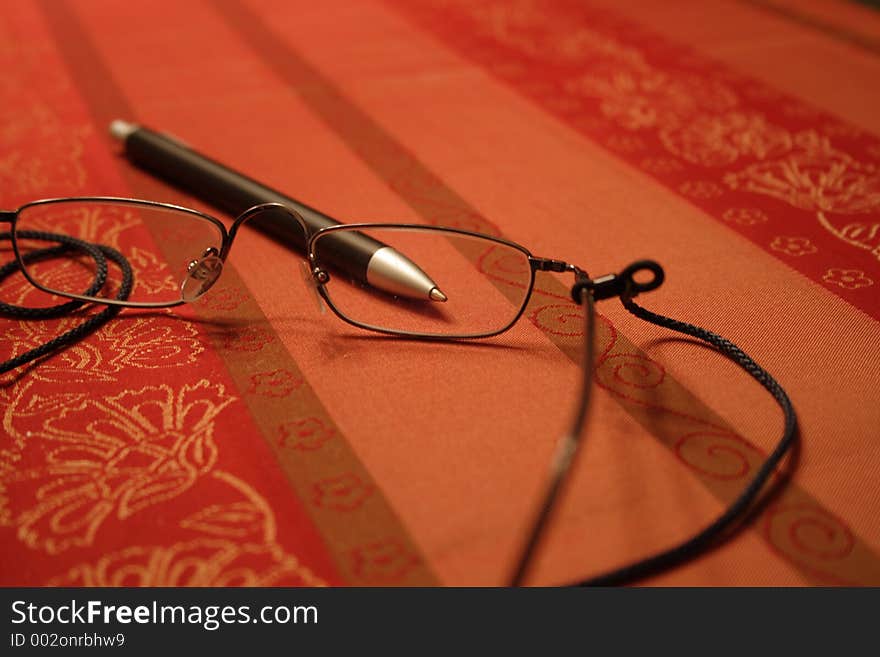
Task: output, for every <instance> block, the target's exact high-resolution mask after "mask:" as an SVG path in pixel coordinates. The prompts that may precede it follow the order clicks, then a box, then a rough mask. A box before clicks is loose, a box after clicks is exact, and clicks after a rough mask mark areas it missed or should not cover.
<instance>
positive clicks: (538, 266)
mask: <svg viewBox="0 0 880 657" xmlns="http://www.w3.org/2000/svg"><path fill="white" fill-rule="evenodd" d="M75 202H81V203H108V204H114V203H115V204H119V205H129V206H135V207H137V206H141V207H147V208H154V209H163V210H170V211H174V212H183V213H185V214H188V215H192V216H194V217H198V218H199V219H204V220H206V221H208V222H210V223H211V224H212V225H213V226H214V227H215V228H216V229H217V230H218V232H219V234H220V237H221V241H220V247H219V251H218V252H217V253H216V254H214V255H216V256H217V257H218V258H219V259H220V261H221V262H222V263H223V264H224V265H225V264H226V259H227V258H228V256H229V253H230V251H231V249H232V244H233V242H234V240H235V237H236V235H237V234H238V230H239V228H240V227H241V226H242V225H244V224H245V223H246V222H248V221H249V220H251V219H253V218H254V217H257V216H259V215H260V213H262V212H265V211H267V210H273V211H278V210H281V211H283V212H286V213H287V214H288V215H289V216H290V217H291V219H293V220H294V221H296V222H297V223H298V224H299V226H300V228H301V229H302V231H303V235H304V236H305V237H304V241H305V249H304V250H305V254H304V256H305V258H306V259H307V261H308V265H309V273H310V275H311V279H312V281H313V283H314V289H315V290H316V291H317V292H318V294H319V295H320V297H321V299H323V301H324V302H325V303H326V304H327V305H328V306H329V307H330V309H331V310H332V311H333V313H334V314H335V315H336V316H337V317H338V318H339V319H341V320H342V321H344V322H346V323H348V324H351V325H352V326H356V327H358V328H361V329H364V330H367V331H373V332H376V333H384V334H386V335H397V336H401V337H408V338H427V339H431V340H472V339H483V338H491V337H494V336H496V335H500V334H501V333H504V332H506V331H508V330H510V329H511V328H512V327H513V325H514V324H516V323H517V322H518V321H519V319H520V318H521V317H522V315H523V313H524V312H525V309H526V307H527V306H528V303H529V301H530V300H531V296H532V292H533V290H534V286H535V272H538V271H550V272H557V273H562V272H572V273H574V274H577V272H579V271H581V270H580V269H579V268H577V267H575V266H574V265H571V264H568V263H567V262H564V261H562V260H556V259H553V258H541V257H537V256H534V255H532V253H531V252H530V251H529V250H528V249H527V248H526V247H524V246H522V245H521V244H518V243H516V242H513V241H511V240H508V239H505V238H503V237H496V236H494V235H487V234H485V233H480V232H476V231H469V230H464V229H461V228H453V227H447V226H430V225H424V224H406V223H395V222H381V223H370V222H357V223H345V224H335V225H331V226H325V227H322V228H320V229H318V230H312V229H310V228H309V226H308V225H307V224H306V222H305V219H303V217H302V215H300V214H299V213H298V212H297V211H296V210H294V209H293V208H290V207H288V206H286V205H284V204H282V203H261V204H259V205H255V206H252V207H250V208H248V209H247V210H245V211H244V212H242V213H241V214H240V215H238V216H237V217H236V218H235V219H234V220H233V222H232V225H231V226H230V227H229V228H228V229H227V228H226V224H224V223H223V222H222V221H220V220H219V219H217V218H216V217H214V216H212V215H210V214H207V213H205V212H201V211H199V210H194V209H192V208H187V207H184V206H181V205H176V204H173V203H165V202H161V201H149V200H146V199H136V198H125V197H116V196H71V197H58V198H48V199H39V200H36V201H30V202H29V203H25V204H24V205H22V206H20V207H19V208H17V209H16V210H7V211H2V210H0V223H4V222H5V223H9V224H11V229H10V233H11V236H12V240H11V241H12V249H13V252H14V253H15V257H16V260H17V261H18V263H19V267H20V269H21V272H22V274H23V275H24V277H25V278H26V279H27V280H28V282H29V283H30V284H31V285H33V286H34V287H36V288H37V289H39V290H41V291H43V292H46V293H49V294H55V295H58V296H62V297H65V298H69V299H75V300H77V301H82V302H83V303H100V304H105V305H110V306H119V307H122V308H174V307H176V306H180V305H183V304H186V303H191V301H195V300H196V299H193V300H187V299H183V298H181V299H179V300H177V301H130V300H127V299H111V298H103V297H92V296H87V295H82V294H75V293H72V292H63V291H60V290H55V289H52V288H48V287H45V286H44V285H41V284H40V283H38V282H37V281H36V280H34V278H33V277H32V276H31V275H30V273H29V271H28V267H27V266H26V265H25V261H24V258H23V256H22V254H21V251H20V250H19V245H18V237H17V234H16V233H17V230H16V225H17V221H18V217H19V214H20V213H21V212H22V211H24V210H27V209H28V208H31V207H39V206H43V205H52V204H57V205H61V204H64V203H75ZM371 229H380V230H406V231H419V232H436V233H443V234H446V235H459V236H463V237H472V238H477V239H482V240H486V241H488V242H492V243H494V244H499V245H502V246H506V247H508V248H512V249H515V250H517V251H519V252H520V253H521V254H522V255H523V256H525V258H526V259H527V261H528V263H529V279H528V284H527V287H526V290H525V293H524V295H523V300H522V302H521V303H520V305H519V308H517V311H516V313H515V315H514V316H513V317H512V318H511V320H510V321H509V322H508V323H507V324H505V325H504V326H502V327H501V328H498V329H496V330H493V331H488V332H480V333H460V334H442V333H423V332H418V331H406V330H401V329H391V328H386V327H381V326H376V325H373V324H369V323H366V322H360V321H358V320H356V319H352V318H351V317H348V316H347V315H346V314H345V313H343V312H342V311H340V310H339V308H338V307H337V306H336V305H335V304H334V303H333V300H332V296H331V295H330V294H329V293H328V292H327V289H326V284H327V283H329V282H330V280H331V277H330V274H329V273H328V272H327V271H326V270H325V269H324V268H323V267H322V266H321V263H320V262H318V256H317V254H316V253H315V248H314V245H315V244H316V243H317V241H318V240H319V239H321V238H322V237H324V236H326V235H328V234H331V233H334V232H352V231H357V230H371ZM213 248H214V247H210V249H209V250H213ZM220 275H222V272H221V274H220ZM220 275H218V276H217V279H219V277H220ZM211 285H213V282H212V284H211ZM209 289H210V287H209V288H207V289H205V290H204V292H202V293H201V294H205V293H207V292H208V291H209ZM201 294H200V295H199V296H201ZM197 298H198V297H197Z"/></svg>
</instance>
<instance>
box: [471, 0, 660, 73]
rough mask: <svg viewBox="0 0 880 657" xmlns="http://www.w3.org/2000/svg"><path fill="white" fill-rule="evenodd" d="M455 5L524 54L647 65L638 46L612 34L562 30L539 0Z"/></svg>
mask: <svg viewBox="0 0 880 657" xmlns="http://www.w3.org/2000/svg"><path fill="white" fill-rule="evenodd" d="M456 9H457V10H459V11H463V12H465V13H466V14H468V15H469V16H470V17H471V19H472V20H474V21H475V22H477V23H478V24H479V25H480V26H481V28H482V29H483V31H484V32H485V33H487V34H489V35H490V36H491V37H492V38H493V39H494V40H496V41H497V42H499V43H502V44H504V45H505V46H507V47H509V48H513V49H514V50H517V51H519V52H521V53H523V54H528V55H533V56H536V55H540V56H541V58H542V59H550V60H551V61H555V62H558V63H560V64H575V63H579V62H583V61H586V60H589V61H590V62H591V63H593V64H595V63H596V62H597V61H599V62H606V63H613V64H616V65H617V66H626V67H628V68H632V69H635V70H645V69H647V64H646V63H645V58H644V55H642V53H641V52H640V51H639V50H638V49H637V48H633V47H631V46H627V45H624V44H623V43H622V42H621V41H619V40H617V39H615V38H613V37H610V36H608V35H606V34H603V33H601V32H598V31H596V30H593V29H590V28H589V27H586V26H584V25H577V26H571V27H572V29H571V30H566V31H562V32H561V31H560V30H559V29H558V27H557V24H555V23H553V22H551V21H549V20H548V15H547V11H546V8H545V7H543V6H542V5H541V3H540V2H536V0H513V1H512V2H507V3H505V4H504V5H503V6H489V5H488V4H485V3H479V2H460V3H458V6H457V7H456Z"/></svg>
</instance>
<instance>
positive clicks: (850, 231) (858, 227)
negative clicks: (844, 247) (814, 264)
mask: <svg viewBox="0 0 880 657" xmlns="http://www.w3.org/2000/svg"><path fill="white" fill-rule="evenodd" d="M795 146H796V148H795V150H793V151H792V152H791V153H789V154H787V155H786V156H784V157H781V158H777V159H775V160H771V161H767V162H762V163H758V164H753V165H751V166H748V167H746V168H745V169H743V170H742V171H740V172H738V173H730V174H727V175H726V176H725V177H724V182H725V183H727V185H728V186H729V187H730V188H731V189H744V190H746V191H750V192H754V193H756V194H764V195H766V196H772V197H773V198H777V199H779V200H782V201H785V202H786V203H789V204H790V205H793V206H794V207H797V208H801V209H803V210H808V211H811V212H815V213H816V217H817V218H818V220H819V223H820V224H821V225H822V226H823V227H824V228H825V229H826V230H828V231H829V232H830V233H831V234H832V235H834V236H835V237H838V238H839V239H841V240H843V241H844V242H847V243H848V244H851V245H852V246H856V247H858V248H860V249H866V250H869V251H871V253H872V254H873V255H874V256H875V257H877V258H878V259H880V220H878V219H877V218H876V214H877V212H878V210H880V173H878V171H877V167H876V166H874V165H873V164H864V163H860V162H857V161H855V160H854V159H853V158H852V157H850V156H849V155H848V154H846V153H844V152H842V151H839V150H836V149H835V148H834V147H833V146H831V144H830V142H829V141H828V139H827V138H825V137H820V136H819V135H818V134H816V133H815V132H814V131H807V132H803V133H800V134H798V135H797V136H796V138H795ZM867 213H870V214H871V215H872V216H871V217H869V218H868V219H867V220H864V221H851V220H850V221H847V220H846V219H841V218H832V217H831V216H830V215H833V214H844V215H852V214H867Z"/></svg>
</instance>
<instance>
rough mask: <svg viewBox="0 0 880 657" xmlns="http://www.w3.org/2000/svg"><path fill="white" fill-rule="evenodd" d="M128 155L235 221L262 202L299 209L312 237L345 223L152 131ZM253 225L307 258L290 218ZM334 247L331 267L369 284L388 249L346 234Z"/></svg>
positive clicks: (130, 145) (276, 216) (140, 134)
mask: <svg viewBox="0 0 880 657" xmlns="http://www.w3.org/2000/svg"><path fill="white" fill-rule="evenodd" d="M125 155H126V157H127V158H128V159H130V160H131V161H132V162H133V163H135V164H136V165H138V166H139V167H140V168H142V169H144V170H146V171H149V172H150V173H152V174H153V175H155V176H157V177H159V178H161V179H162V180H164V181H166V182H168V183H169V184H171V185H172V186H174V187H176V188H178V189H180V190H182V191H184V192H187V193H189V194H192V195H193V196H196V197H197V198H200V199H201V200H203V201H205V202H206V203H209V204H210V205H212V206H213V207H215V208H217V209H218V210H221V211H222V212H226V213H227V214H230V215H232V216H233V217H237V216H238V215H240V214H241V213H242V212H244V211H245V210H248V209H249V208H252V207H254V206H255V205H259V204H261V203H281V204H283V205H286V206H288V207H290V208H293V209H294V210H296V211H297V212H298V213H299V214H300V215H301V216H302V217H303V219H304V220H305V222H306V225H307V226H308V227H309V230H310V231H312V232H314V231H316V230H319V229H321V228H324V227H326V226H333V225H336V224H338V223H339V222H338V221H336V220H334V219H332V218H330V217H328V216H327V215H325V214H323V213H322V212H319V211H318V210H315V209H314V208H310V207H309V206H307V205H305V204H303V203H301V202H299V201H297V200H296V199H292V198H290V197H289V196H285V195H284V194H281V193H280V192H278V191H276V190H274V189H271V188H270V187H266V186H265V185H263V184H261V183H258V182H257V181H256V180H253V179H252V178H248V177H247V176H245V175H244V174H242V173H239V172H237V171H234V170H232V169H230V168H229V167H227V166H225V165H223V164H220V163H219V162H216V161H215V160H212V159H210V158H208V157H206V156H204V155H202V154H200V153H197V152H196V151H194V150H192V149H191V148H189V147H187V146H186V145H184V144H182V143H180V142H178V141H177V140H176V139H172V138H171V137H167V136H165V135H162V134H159V133H156V132H153V131H152V130H148V129H146V128H139V129H137V130H135V131H134V132H132V133H131V134H130V135H128V137H127V138H126V139H125ZM248 225H249V226H251V227H253V228H255V229H256V230H259V231H260V232H262V233H264V234H266V235H267V236H269V237H271V238H272V239H273V240H275V241H276V242H278V243H280V244H282V245H284V246H286V247H288V248H294V249H296V250H297V251H299V252H300V253H303V254H305V237H304V235H303V232H302V229H301V228H300V226H299V224H298V223H297V222H296V221H294V220H292V219H291V218H290V216H288V215H286V214H283V213H281V212H278V213H272V212H266V213H264V214H261V215H259V216H257V217H254V218H253V219H252V220H251V221H250V222H248ZM325 239H330V238H329V237H328V238H325ZM327 245H328V246H329V245H331V243H330V242H328V243H327ZM332 246H333V247H334V248H332V253H331V250H329V249H328V251H327V252H326V253H325V257H326V258H327V259H328V260H330V261H331V264H333V265H334V267H335V268H337V269H339V270H342V271H344V272H345V273H347V274H351V275H352V276H355V277H357V278H359V279H360V280H366V278H365V277H366V272H367V266H368V264H369V262H370V258H371V257H372V255H373V254H374V253H375V252H376V251H378V250H379V249H380V248H382V247H384V246H385V245H384V244H383V243H382V242H379V241H377V240H374V239H372V238H370V237H367V236H366V235H363V234H361V233H359V232H350V231H346V234H345V237H344V239H339V240H336V239H334V240H333V243H332Z"/></svg>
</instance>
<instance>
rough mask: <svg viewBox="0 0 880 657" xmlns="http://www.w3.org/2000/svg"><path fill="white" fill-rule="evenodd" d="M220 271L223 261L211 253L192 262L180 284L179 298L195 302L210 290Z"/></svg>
mask: <svg viewBox="0 0 880 657" xmlns="http://www.w3.org/2000/svg"><path fill="white" fill-rule="evenodd" d="M222 271H223V261H222V260H221V259H220V258H219V257H217V256H216V255H215V254H213V253H210V254H209V255H205V256H203V257H202V258H200V259H199V260H193V261H192V262H190V263H189V265H188V266H187V268H186V276H185V277H184V279H183V281H181V283H180V296H181V297H182V298H183V300H184V301H195V300H196V299H198V298H199V297H200V296H202V295H203V294H204V293H205V292H207V291H208V290H210V289H211V286H212V285H214V282H215V281H216V280H217V278H219V276H220V273H221V272H222Z"/></svg>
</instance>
